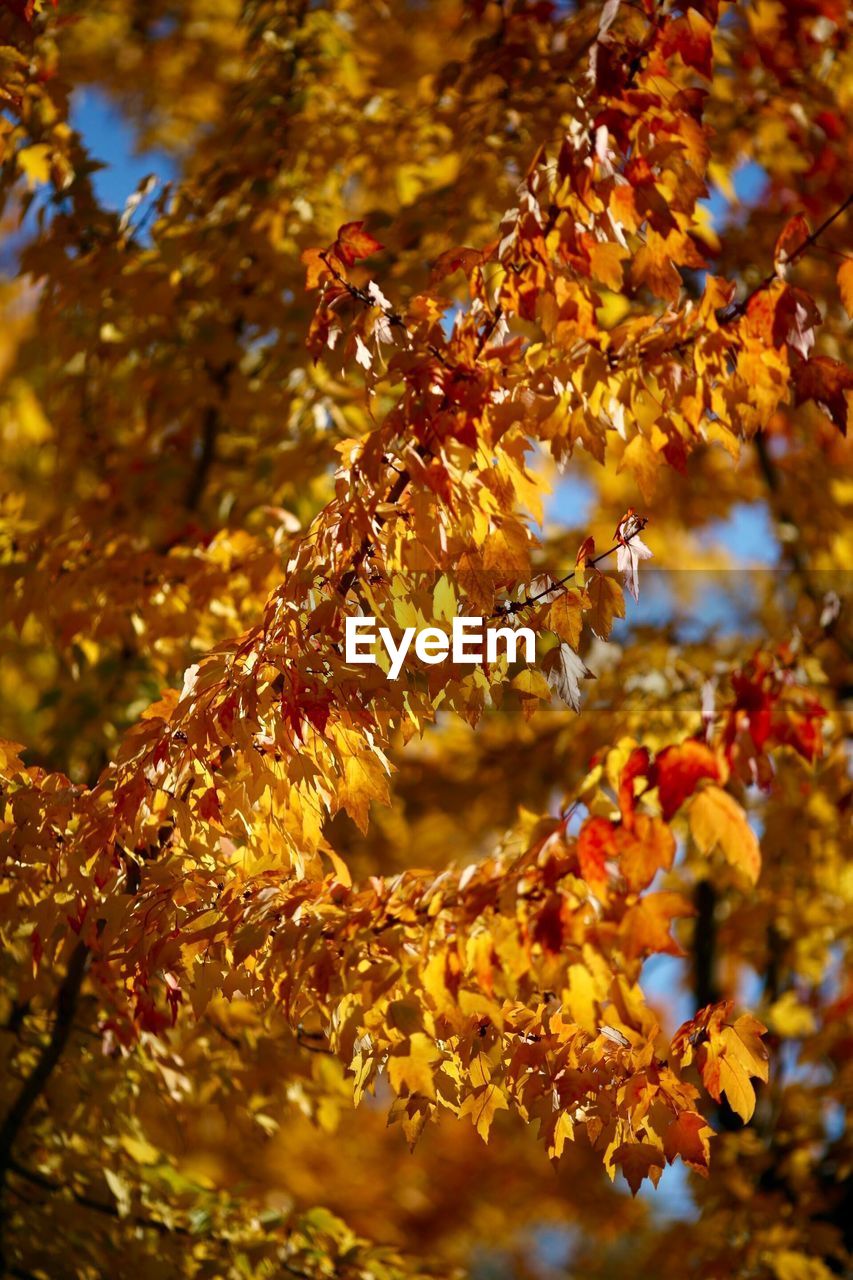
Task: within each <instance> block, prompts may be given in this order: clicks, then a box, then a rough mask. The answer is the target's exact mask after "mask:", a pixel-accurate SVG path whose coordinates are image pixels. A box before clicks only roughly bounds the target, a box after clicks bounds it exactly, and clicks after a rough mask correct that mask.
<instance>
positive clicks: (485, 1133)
mask: <svg viewBox="0 0 853 1280" xmlns="http://www.w3.org/2000/svg"><path fill="white" fill-rule="evenodd" d="M508 1110H509V1103H508V1102H507V1100H506V1098H505V1097H504V1095H503V1093H502V1092H501V1090H500V1089H499V1088H498V1087H497V1085H494V1084H490V1085H487V1086H486V1088H485V1089H482V1090H480V1092H479V1093H469V1094H468V1096H467V1098H465V1100H464V1102H463V1103H462V1106H461V1107H460V1108H459V1114H460V1116H470V1117H471V1120H472V1121H473V1124H474V1128H475V1129H476V1130H477V1132H478V1133H479V1135H480V1137H481V1138H482V1139H483V1141H484V1142H488V1141H489V1130H490V1129H491V1127H492V1121H493V1120H494V1118H495V1112H497V1111H508Z"/></svg>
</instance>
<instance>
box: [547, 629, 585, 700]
mask: <svg viewBox="0 0 853 1280" xmlns="http://www.w3.org/2000/svg"><path fill="white" fill-rule="evenodd" d="M542 670H543V671H544V673H545V679H546V680H547V681H548V684H549V685H550V686H551V688H552V690H553V691H554V693H556V694H557V696H558V697H559V698H562V700H563V702H565V703H566V704H567V705H568V706H570V707H571V708H572V710H573V711H579V710H580V705H581V694H580V681H581V680H586V679H588V678H590V677H591V676H592V672H591V671H590V670H589V668H588V667H587V666H586V663H585V662H583V660H582V659H581V658H580V657H579V655H578V654H577V653H575V651H574V649H572V647H571V646H570V645H568V644H566V643H565V642H561V643H560V644H559V645H557V647H556V648H555V649H551V650H550V651H549V652H548V653H546V654H545V657H544V658H543V659H542Z"/></svg>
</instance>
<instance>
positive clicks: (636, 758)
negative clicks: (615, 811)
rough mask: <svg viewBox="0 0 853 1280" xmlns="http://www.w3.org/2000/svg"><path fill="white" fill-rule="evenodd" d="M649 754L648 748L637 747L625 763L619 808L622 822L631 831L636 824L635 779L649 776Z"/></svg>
mask: <svg viewBox="0 0 853 1280" xmlns="http://www.w3.org/2000/svg"><path fill="white" fill-rule="evenodd" d="M649 767H650V761H649V752H648V749H647V748H646V747H635V748H634V750H633V751H632V752H631V754H630V755H629V757H628V759H627V761H626V762H625V768H624V769H623V770H622V777H621V778H620V779H619V808H620V809H621V810H622V820H623V822H624V823H625V826H626V827H628V828H629V829H630V827H631V826H632V825H633V822H634V804H635V801H634V779H635V778H647V777H648V776H649Z"/></svg>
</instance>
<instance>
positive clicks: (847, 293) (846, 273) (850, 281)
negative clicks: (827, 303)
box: [838, 258, 853, 319]
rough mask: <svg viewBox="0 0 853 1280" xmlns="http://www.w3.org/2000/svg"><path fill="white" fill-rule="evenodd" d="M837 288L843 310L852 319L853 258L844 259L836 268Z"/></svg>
mask: <svg viewBox="0 0 853 1280" xmlns="http://www.w3.org/2000/svg"><path fill="white" fill-rule="evenodd" d="M838 288H839V289H840V290H841V301H842V302H843V303H844V310H845V311H846V312H847V314H848V316H850V317H851V319H853V258H846V259H845V261H844V262H842V264H841V266H840V267H839V268H838Z"/></svg>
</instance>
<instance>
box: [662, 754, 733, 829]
mask: <svg viewBox="0 0 853 1280" xmlns="http://www.w3.org/2000/svg"><path fill="white" fill-rule="evenodd" d="M655 776H656V777H657V784H658V795H659V796H660V804H661V812H662V814H663V816H664V818H665V819H667V820H669V819H670V818H671V817H672V816H673V814H674V813H675V812H676V810H678V809H680V808H681V806H682V804H683V803H684V801H685V800H686V799H687V798H688V796H691V795H692V794H693V792H694V791H695V790H696V785H697V783H698V782H699V781H700V780H701V779H702V778H713V779H714V780H715V781H720V764H719V761H718V759H717V757H716V755H715V754H714V752H713V751H712V750H711V748H710V747H708V746H707V745H706V744H705V743H704V742H697V741H696V740H695V739H693V738H690V739H688V740H687V741H686V742H683V743H681V745H680V746H677V747H666V748H665V749H664V750H663V751H661V752H660V753H659V754H658V756H657V757H656V759H655Z"/></svg>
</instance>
